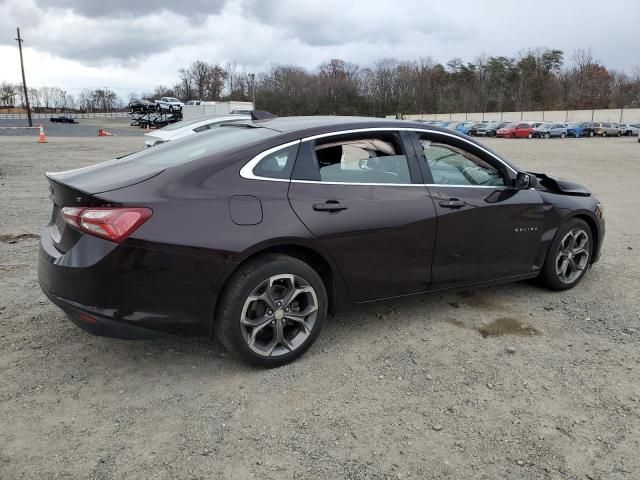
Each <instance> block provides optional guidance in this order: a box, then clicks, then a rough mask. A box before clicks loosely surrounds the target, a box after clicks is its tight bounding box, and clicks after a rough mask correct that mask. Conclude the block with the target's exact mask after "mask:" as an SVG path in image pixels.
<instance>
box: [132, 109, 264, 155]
mask: <svg viewBox="0 0 640 480" xmlns="http://www.w3.org/2000/svg"><path fill="white" fill-rule="evenodd" d="M243 120H251V116H249V115H217V116H213V117H201V118H194V119H191V120H184V121H182V122H176V123H172V124H171V125H168V126H166V127H164V128H161V129H160V130H156V131H155V132H151V133H147V134H145V136H144V143H145V145H146V146H147V148H149V147H154V146H156V145H160V144H161V143H166V142H169V141H171V140H177V139H179V138H184V137H188V136H190V135H195V134H196V133H200V132H206V131H207V130H211V129H212V128H216V127H218V126H220V125H222V124H223V123H229V122H239V121H243Z"/></svg>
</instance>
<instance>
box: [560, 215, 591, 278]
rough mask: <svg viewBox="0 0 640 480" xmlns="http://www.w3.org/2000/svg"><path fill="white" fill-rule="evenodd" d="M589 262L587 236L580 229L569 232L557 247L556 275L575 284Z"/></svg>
mask: <svg viewBox="0 0 640 480" xmlns="http://www.w3.org/2000/svg"><path fill="white" fill-rule="evenodd" d="M588 262H589V235H587V232H585V231H584V230H583V229H581V228H575V229H573V230H570V231H569V232H568V233H567V234H566V235H565V236H564V237H563V238H562V241H561V242H560V245H559V246H558V254H557V255H556V275H557V276H558V279H559V280H560V281H561V282H563V283H565V284H570V283H573V282H575V281H576V280H577V279H578V277H580V275H582V272H583V271H584V270H585V268H587V264H588Z"/></svg>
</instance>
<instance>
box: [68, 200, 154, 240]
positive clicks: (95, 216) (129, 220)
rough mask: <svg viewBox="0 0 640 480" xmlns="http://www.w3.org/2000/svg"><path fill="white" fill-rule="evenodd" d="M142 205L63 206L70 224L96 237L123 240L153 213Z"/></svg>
mask: <svg viewBox="0 0 640 480" xmlns="http://www.w3.org/2000/svg"><path fill="white" fill-rule="evenodd" d="M152 213H153V212H152V211H151V209H149V208H142V207H100V208H81V207H80V208H79V207H63V208H62V218H64V220H65V222H67V224H68V225H70V226H72V227H73V228H76V229H78V230H81V231H83V232H85V233H88V234H90V235H95V236H96V237H102V238H106V239H107V240H111V241H114V242H118V243H120V242H122V241H124V240H125V239H126V238H127V237H128V236H129V235H131V234H132V233H133V232H134V231H135V230H136V228H138V227H139V226H140V225H142V224H143V223H144V222H146V221H147V220H148V219H149V217H151V215H152Z"/></svg>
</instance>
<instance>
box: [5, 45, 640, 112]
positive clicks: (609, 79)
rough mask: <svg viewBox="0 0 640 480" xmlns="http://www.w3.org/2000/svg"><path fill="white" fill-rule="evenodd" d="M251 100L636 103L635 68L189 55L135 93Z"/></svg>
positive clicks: (277, 108)
mask: <svg viewBox="0 0 640 480" xmlns="http://www.w3.org/2000/svg"><path fill="white" fill-rule="evenodd" d="M254 95H255V100H256V108H259V109H261V110H268V111H271V112H273V113H276V114H278V115H317V114H337V115H373V116H382V115H389V114H395V113H448V112H482V111H523V110H524V111H530V110H566V109H570V110H573V109H592V108H598V109H599V108H622V107H638V106H640V67H636V69H635V70H634V71H633V72H631V73H628V72H622V71H615V70H612V69H608V68H607V67H606V66H604V65H603V64H602V63H601V62H599V61H597V60H595V59H594V58H593V56H592V54H591V52H590V51H588V50H578V51H575V52H574V53H573V54H572V55H571V58H570V59H569V61H565V54H564V52H562V51H561V50H556V49H546V48H538V49H530V50H526V51H522V52H520V53H519V54H517V55H515V56H513V57H503V56H486V55H481V56H479V57H477V58H476V59H475V60H474V61H473V62H463V61H462V60H461V59H459V58H453V59H451V60H450V61H448V62H447V63H445V64H442V63H439V62H436V61H435V60H433V59H432V58H430V57H426V58H421V59H419V60H412V61H401V60H396V59H391V58H385V59H381V60H378V61H377V62H375V64H374V65H372V66H360V65H358V64H356V63H352V62H349V61H345V60H341V59H332V60H329V61H326V62H324V63H322V64H321V65H319V66H318V67H317V68H316V69H314V70H308V69H305V68H303V67H300V66H296V65H284V64H273V65H271V66H270V67H269V68H268V69H267V70H266V71H264V72H257V73H255V75H254V74H253V73H252V72H248V71H247V69H246V68H245V67H244V66H242V65H239V64H238V63H237V62H227V63H226V64H224V65H222V64H216V63H208V62H204V61H196V62H193V63H192V64H191V65H190V66H189V67H187V68H182V69H180V70H179V71H178V78H177V81H176V83H175V84H174V85H173V86H158V87H156V88H155V89H154V90H153V91H152V92H148V93H146V94H144V95H143V96H142V97H143V98H146V99H149V100H153V99H156V98H160V97H162V96H173V97H177V98H180V99H181V100H183V101H187V100H205V101H216V100H221V101H224V100H245V101H250V100H252V99H253V98H254ZM21 97H22V93H21V89H20V88H19V86H16V85H9V84H2V86H1V88H0V106H2V105H10V104H11V102H12V101H13V102H15V100H16V98H17V99H18V100H19V101H20V104H22V103H23V102H22V98H21ZM136 97H137V96H136V95H134V94H131V95H130V96H129V98H127V99H126V101H124V100H123V99H121V98H119V97H118V96H117V95H115V93H114V92H111V91H109V90H108V89H102V90H100V89H97V90H85V91H83V92H81V93H80V94H79V95H78V96H77V97H76V98H74V97H73V96H72V95H69V94H68V93H66V92H65V91H64V90H62V89H60V88H48V87H44V88H41V89H34V90H33V94H31V93H30V98H31V103H32V105H34V106H37V107H41V108H50V107H51V108H76V109H80V110H84V111H91V110H102V109H104V110H113V109H118V108H123V107H124V106H125V104H126V103H128V102H130V101H132V100H134V99H135V98H136Z"/></svg>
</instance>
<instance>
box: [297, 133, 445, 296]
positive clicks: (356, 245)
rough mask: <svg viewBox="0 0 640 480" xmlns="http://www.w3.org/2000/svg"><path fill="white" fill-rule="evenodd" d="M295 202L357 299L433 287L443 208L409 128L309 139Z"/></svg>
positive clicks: (299, 160)
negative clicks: (436, 203) (424, 173)
mask: <svg viewBox="0 0 640 480" xmlns="http://www.w3.org/2000/svg"><path fill="white" fill-rule="evenodd" d="M407 142H408V143H407ZM407 147H408V148H407ZM289 201H290V203H291V206H292V207H293V209H294V211H295V213H296V214H297V215H298V217H299V218H300V219H301V220H302V222H303V223H304V224H305V225H306V226H307V228H308V229H309V230H310V231H311V232H312V233H313V235H315V236H316V237H317V238H318V239H320V241H321V242H322V243H323V244H324V245H325V246H326V247H327V249H328V250H329V251H330V253H331V255H332V256H333V258H334V260H335V261H336V263H337V264H338V265H339V267H340V268H341V270H342V274H343V277H344V278H345V280H346V283H347V285H348V288H349V290H350V293H351V297H352V299H353V300H354V301H356V302H363V301H368V300H375V299H380V298H386V297H393V296H398V295H404V294H410V293H418V292H423V291H426V290H427V289H428V287H429V284H430V282H431V261H432V258H433V249H434V245H435V239H436V211H435V207H434V204H433V201H432V199H431V197H430V196H429V193H428V191H427V189H426V188H425V186H424V183H423V180H422V178H421V174H420V167H419V165H418V162H417V159H416V157H415V151H414V149H413V146H412V144H411V142H410V140H408V134H407V133H406V132H399V131H393V130H388V131H379V130H370V131H366V130H359V131H357V132H355V133H354V132H351V133H343V134H331V135H321V136H318V137H313V138H309V139H305V140H303V142H302V144H301V147H300V151H299V153H298V158H297V159H296V165H295V168H294V171H293V174H292V180H291V184H290V187H289Z"/></svg>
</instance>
